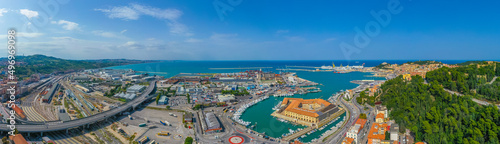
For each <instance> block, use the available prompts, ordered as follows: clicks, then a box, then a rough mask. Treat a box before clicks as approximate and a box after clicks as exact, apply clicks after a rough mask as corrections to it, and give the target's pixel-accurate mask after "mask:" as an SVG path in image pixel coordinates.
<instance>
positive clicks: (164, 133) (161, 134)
mask: <svg viewBox="0 0 500 144" xmlns="http://www.w3.org/2000/svg"><path fill="white" fill-rule="evenodd" d="M158 135H160V136H169V135H170V133H169V132H168V131H161V132H159V133H158Z"/></svg>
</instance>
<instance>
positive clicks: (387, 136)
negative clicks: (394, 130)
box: [385, 131, 391, 140]
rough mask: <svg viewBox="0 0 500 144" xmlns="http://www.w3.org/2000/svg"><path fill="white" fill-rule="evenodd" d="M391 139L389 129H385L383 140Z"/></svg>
mask: <svg viewBox="0 0 500 144" xmlns="http://www.w3.org/2000/svg"><path fill="white" fill-rule="evenodd" d="M390 139H391V134H390V133H389V131H385V140H390Z"/></svg>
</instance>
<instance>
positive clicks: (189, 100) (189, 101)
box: [186, 94, 191, 103]
mask: <svg viewBox="0 0 500 144" xmlns="http://www.w3.org/2000/svg"><path fill="white" fill-rule="evenodd" d="M186 97H187V100H188V101H187V103H191V98H190V97H189V94H187V95H186Z"/></svg>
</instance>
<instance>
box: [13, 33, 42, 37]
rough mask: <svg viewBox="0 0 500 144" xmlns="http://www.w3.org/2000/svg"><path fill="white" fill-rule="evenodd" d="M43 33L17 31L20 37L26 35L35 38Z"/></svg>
mask: <svg viewBox="0 0 500 144" xmlns="http://www.w3.org/2000/svg"><path fill="white" fill-rule="evenodd" d="M42 35H43V34H42V33H24V32H19V33H17V36H18V37H26V38H35V37H39V36H42Z"/></svg>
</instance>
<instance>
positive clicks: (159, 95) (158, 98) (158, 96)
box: [156, 93, 161, 104]
mask: <svg viewBox="0 0 500 144" xmlns="http://www.w3.org/2000/svg"><path fill="white" fill-rule="evenodd" d="M160 97H161V93H159V94H158V95H156V104H158V101H160Z"/></svg>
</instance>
